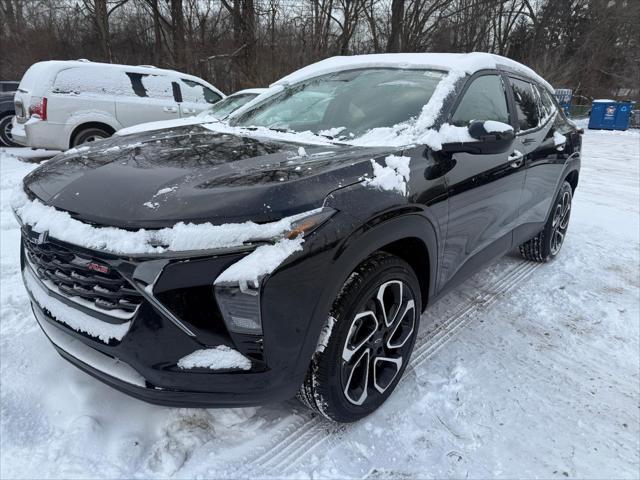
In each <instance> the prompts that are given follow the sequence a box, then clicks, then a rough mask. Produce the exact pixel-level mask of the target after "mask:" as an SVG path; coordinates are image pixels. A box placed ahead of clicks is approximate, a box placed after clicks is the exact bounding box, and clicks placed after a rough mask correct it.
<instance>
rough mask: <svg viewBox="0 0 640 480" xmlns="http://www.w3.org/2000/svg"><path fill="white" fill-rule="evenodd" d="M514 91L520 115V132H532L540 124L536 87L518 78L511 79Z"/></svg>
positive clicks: (517, 111)
mask: <svg viewBox="0 0 640 480" xmlns="http://www.w3.org/2000/svg"><path fill="white" fill-rule="evenodd" d="M509 82H510V83H511V88H512V90H513V99H514V101H515V107H516V114H517V115H518V125H519V127H520V130H531V129H533V128H537V127H538V125H539V122H540V113H539V111H538V102H539V99H538V94H537V91H536V90H534V88H535V87H534V86H533V85H532V84H530V83H529V82H525V81H522V80H519V79H517V78H511V77H510V78H509Z"/></svg>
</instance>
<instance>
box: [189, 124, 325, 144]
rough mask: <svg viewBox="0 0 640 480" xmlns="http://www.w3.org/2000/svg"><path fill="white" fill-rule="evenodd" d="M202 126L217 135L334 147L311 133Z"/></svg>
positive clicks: (258, 128) (216, 125)
mask: <svg viewBox="0 0 640 480" xmlns="http://www.w3.org/2000/svg"><path fill="white" fill-rule="evenodd" d="M202 126H203V127H204V128H206V129H208V130H211V131H213V132H216V133H227V134H230V135H237V136H239V137H250V138H267V139H270V140H277V141H282V142H294V143H304V144H308V145H332V142H331V140H330V139H328V138H325V137H321V136H319V135H316V134H315V133H313V132H311V131H305V132H294V131H291V132H280V131H276V130H271V129H269V128H266V127H234V126H231V125H229V124H227V123H222V122H217V123H203V124H202Z"/></svg>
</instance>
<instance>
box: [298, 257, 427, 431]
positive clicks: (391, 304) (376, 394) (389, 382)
mask: <svg viewBox="0 0 640 480" xmlns="http://www.w3.org/2000/svg"><path fill="white" fill-rule="evenodd" d="M421 308H422V306H421V297H420V284H419V282H418V279H417V278H416V275H415V273H414V271H413V269H412V268H411V267H410V266H409V264H408V263H407V262H405V261H404V260H402V259H400V258H398V257H396V256H394V255H390V254H388V253H384V252H378V253H375V254H373V255H372V256H371V257H369V258H368V259H367V260H365V261H364V262H362V263H361V264H360V265H359V266H358V267H357V268H356V269H355V270H354V272H353V273H352V274H351V275H350V276H349V278H348V279H347V281H346V282H345V284H344V285H343V287H342V290H341V291H340V293H339V294H338V296H337V298H336V300H335V301H334V303H333V306H332V308H331V311H330V313H329V319H328V322H327V325H325V328H324V329H323V331H322V334H321V336H320V342H319V344H318V348H317V350H316V352H315V354H314V356H313V359H312V361H311V365H310V367H309V370H308V372H307V376H306V378H305V380H304V383H303V385H302V387H301V388H300V391H299V393H298V398H299V399H300V400H301V401H302V403H303V404H304V405H306V406H307V407H308V408H310V409H311V410H313V411H315V412H318V413H320V414H321V415H323V416H324V417H326V418H328V419H330V420H334V421H337V422H354V421H357V420H360V419H361V418H363V417H365V416H367V415H369V414H370V413H372V412H374V411H375V410H376V409H377V408H378V407H379V406H380V405H382V404H383V403H384V401H385V400H386V399H387V398H388V397H389V396H390V395H391V392H392V391H393V390H394V389H395V387H396V385H397V384H398V382H399V380H400V378H401V377H402V374H403V373H404V370H405V368H406V367H407V365H408V363H409V358H410V356H411V352H412V350H413V345H414V343H415V339H416V335H417V331H418V324H419V320H420V312H421V311H422V310H421Z"/></svg>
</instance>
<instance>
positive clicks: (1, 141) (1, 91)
mask: <svg viewBox="0 0 640 480" xmlns="http://www.w3.org/2000/svg"><path fill="white" fill-rule="evenodd" d="M19 83H20V82H12V81H7V80H0V146H3V147H17V146H18V144H17V143H15V142H14V141H13V139H12V137H11V120H12V119H13V116H14V115H15V114H16V112H15V109H14V107H13V97H14V95H15V93H16V90H17V89H18V84H19Z"/></svg>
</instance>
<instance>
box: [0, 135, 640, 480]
mask: <svg viewBox="0 0 640 480" xmlns="http://www.w3.org/2000/svg"><path fill="white" fill-rule="evenodd" d="M11 153H12V154H17V155H19V154H20V153H19V151H11ZM639 163H640V134H639V132H638V131H629V132H615V133H614V132H598V131H587V133H586V134H585V136H584V155H583V165H582V173H581V178H580V186H579V188H578V191H577V195H576V197H575V203H574V210H573V214H572V219H571V226H570V229H569V235H568V237H567V240H566V243H565V245H564V247H563V251H562V253H561V255H560V257H559V258H558V259H557V260H556V261H555V262H553V263H551V264H549V265H538V264H535V263H528V262H524V261H522V260H520V259H519V258H518V257H516V256H508V257H505V258H503V259H501V260H499V261H498V262H496V263H494V264H493V265H492V266H490V267H489V268H487V269H486V270H484V271H482V272H480V273H478V274H477V275H475V276H474V277H473V278H471V279H470V280H469V281H467V282H466V283H465V284H464V285H462V286H461V287H460V288H458V289H457V290H456V291H455V292H453V293H452V294H450V295H449V296H447V297H446V298H444V299H443V300H442V301H440V302H439V303H438V304H436V305H434V306H433V308H431V309H430V310H429V311H428V312H427V313H426V314H425V315H423V317H422V329H421V332H420V337H419V340H418V342H417V345H416V349H415V352H414V354H413V357H412V361H411V366H410V368H409V369H408V371H407V373H406V374H405V378H404V380H403V381H402V383H401V384H400V385H399V387H398V389H397V390H396V392H395V393H394V395H393V396H392V398H391V399H390V400H389V401H388V402H387V403H386V404H385V405H384V406H383V407H382V408H381V409H380V410H379V411H378V412H377V413H375V414H374V415H372V416H371V417H369V418H367V419H365V420H364V421H361V422H359V423H357V424H353V425H348V426H344V425H336V424H332V423H330V422H327V421H325V420H323V419H321V418H318V417H314V416H312V415H311V414H310V413H308V412H307V411H305V410H304V409H303V408H302V407H301V406H300V405H298V404H297V402H296V401H290V402H286V403H283V404H278V405H269V406H264V407H260V408H245V409H235V410H233V409H225V410H190V409H170V408H162V407H156V406H151V405H147V404H145V403H142V402H140V401H138V400H134V399H131V398H129V397H127V396H125V395H123V394H120V393H118V392H116V391H114V390H112V389H110V388H109V387H107V386H105V385H103V384H101V383H100V382H98V381H97V380H94V379H93V378H91V377H89V376H87V375H85V374H84V373H82V372H80V371H79V370H77V369H75V368H74V367H72V366H70V365H69V364H67V363H66V362H65V361H64V360H63V359H61V358H60V357H59V356H58V355H57V353H55V351H54V349H53V348H52V347H51V346H50V345H49V343H48V341H47V340H46V339H45V337H44V335H43V334H42V333H41V332H40V330H39V329H38V327H37V325H36V322H35V320H34V319H33V318H32V315H31V312H30V310H29V305H28V301H27V296H26V293H25V291H24V288H23V286H22V282H21V279H20V274H19V265H18V244H19V232H18V227H17V224H16V222H15V220H14V219H13V217H12V214H11V212H10V209H9V206H8V203H9V202H8V199H9V196H10V192H11V189H12V188H13V187H14V186H15V185H16V184H18V182H19V181H20V179H21V177H22V176H23V175H24V174H26V173H27V172H29V171H30V170H31V169H32V168H34V166H35V165H34V164H32V163H24V162H22V161H19V160H18V159H16V158H14V157H11V156H9V155H8V154H7V153H2V152H0V190H1V191H0V193H1V206H2V211H1V218H0V227H1V229H0V234H1V237H0V240H1V257H0V269H1V281H2V288H1V291H0V302H1V311H0V360H1V362H0V381H1V397H0V402H1V417H0V420H1V422H0V448H1V457H0V476H1V477H2V478H14V477H22V478H45V477H56V478H65V479H66V478H90V477H105V478H117V477H118V478H136V477H137V478H151V477H175V478H255V477H278V478H280V477H290V478H336V477H352V478H363V477H364V478H387V477H393V478H412V477H419V478H444V477H451V478H463V477H471V478H489V477H500V478H515V477H521V478H522V477H526V478H533V477H538V478H539V477H543V478H556V477H557V478H566V477H570V478H614V477H615V478H638V476H639V468H640V467H639V463H640V454H639V450H640V412H639V402H640V378H639V373H640V364H639V362H640V360H639V358H640V345H639V344H640V325H639V323H640V320H639V318H640V311H639V307H640V305H639V304H640V267H639V262H640V238H639V236H640V223H639V219H640V211H639V210H640V178H639Z"/></svg>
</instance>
